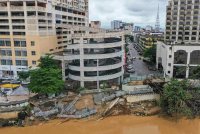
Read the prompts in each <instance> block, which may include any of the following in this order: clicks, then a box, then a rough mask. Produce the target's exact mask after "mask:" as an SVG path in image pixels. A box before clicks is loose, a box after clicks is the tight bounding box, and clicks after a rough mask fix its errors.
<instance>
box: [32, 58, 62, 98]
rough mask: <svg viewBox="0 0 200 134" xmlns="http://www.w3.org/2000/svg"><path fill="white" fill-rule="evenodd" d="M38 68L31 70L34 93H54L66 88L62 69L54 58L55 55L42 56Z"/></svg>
mask: <svg viewBox="0 0 200 134" xmlns="http://www.w3.org/2000/svg"><path fill="white" fill-rule="evenodd" d="M38 67H39V68H38V69H35V70H32V71H30V84H29V88H30V89H31V91H32V92H34V93H41V94H54V93H58V92H60V91H61V90H62V89H64V81H63V80H62V71H61V69H60V68H59V67H58V64H57V63H56V62H55V61H54V60H53V56H51V55H46V56H44V57H41V58H40V64H39V65H38Z"/></svg>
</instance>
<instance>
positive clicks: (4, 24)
mask: <svg viewBox="0 0 200 134" xmlns="http://www.w3.org/2000/svg"><path fill="white" fill-rule="evenodd" d="M6 25H9V23H8V22H3V23H0V26H6Z"/></svg>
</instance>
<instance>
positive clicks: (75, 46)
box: [67, 42, 123, 49]
mask: <svg viewBox="0 0 200 134" xmlns="http://www.w3.org/2000/svg"><path fill="white" fill-rule="evenodd" d="M122 45H123V44H122V42H114V43H91V44H83V48H113V47H120V46H122ZM80 46H81V44H72V45H68V47H67V49H78V48H80Z"/></svg>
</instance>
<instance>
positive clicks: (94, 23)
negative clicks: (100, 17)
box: [90, 21, 101, 28]
mask: <svg viewBox="0 0 200 134" xmlns="http://www.w3.org/2000/svg"><path fill="white" fill-rule="evenodd" d="M90 27H92V28H101V21H91V22H90Z"/></svg>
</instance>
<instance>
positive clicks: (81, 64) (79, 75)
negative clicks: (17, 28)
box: [55, 32, 125, 89]
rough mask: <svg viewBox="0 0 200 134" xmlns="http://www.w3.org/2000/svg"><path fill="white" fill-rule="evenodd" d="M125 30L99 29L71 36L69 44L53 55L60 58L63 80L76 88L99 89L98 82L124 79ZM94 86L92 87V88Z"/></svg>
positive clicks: (117, 81)
mask: <svg viewBox="0 0 200 134" xmlns="http://www.w3.org/2000/svg"><path fill="white" fill-rule="evenodd" d="M124 34H125V33H124V32H99V33H91V34H84V35H81V34H74V35H72V44H70V45H68V47H67V48H66V49H65V51H64V52H63V53H59V54H56V55H55V59H57V60H61V61H62V68H63V77H64V79H68V80H72V81H73V82H76V83H77V85H79V87H86V88H89V89H91V88H92V89H99V88H100V85H101V84H103V83H104V82H106V83H107V84H112V83H116V84H117V85H119V84H120V83H121V82H122V80H123V74H124V64H125V51H124V44H125V40H124ZM91 86H93V87H91Z"/></svg>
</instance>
